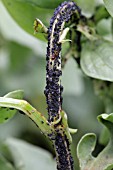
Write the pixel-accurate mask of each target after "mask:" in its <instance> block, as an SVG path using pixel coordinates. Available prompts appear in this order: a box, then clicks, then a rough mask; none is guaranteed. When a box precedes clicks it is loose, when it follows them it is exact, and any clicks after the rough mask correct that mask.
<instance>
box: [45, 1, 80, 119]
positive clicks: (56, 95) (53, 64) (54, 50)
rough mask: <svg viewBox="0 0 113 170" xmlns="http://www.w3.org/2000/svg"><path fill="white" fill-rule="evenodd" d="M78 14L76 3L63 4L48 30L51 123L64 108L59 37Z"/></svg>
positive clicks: (46, 91) (57, 9)
mask: <svg viewBox="0 0 113 170" xmlns="http://www.w3.org/2000/svg"><path fill="white" fill-rule="evenodd" d="M76 12H77V13H79V14H80V9H79V8H78V6H77V5H76V4H75V3H74V2H70V1H69V2H66V1H65V2H63V3H62V4H61V5H60V6H58V8H56V10H55V12H54V15H53V17H52V18H51V20H50V26H49V28H48V47H47V54H46V60H47V66H46V71H47V73H46V83H47V84H46V88H45V91H44V93H45V95H46V101H47V106H48V108H47V109H48V114H49V122H52V121H55V120H57V119H58V118H59V115H60V110H61V108H62V97H61V95H62V91H63V87H62V86H61V82H60V76H61V75H62V71H61V43H59V37H60V35H61V32H62V30H63V29H64V23H65V22H68V21H69V20H70V19H71V17H72V15H74V16H75V19H76Z"/></svg>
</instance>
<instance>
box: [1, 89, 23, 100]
mask: <svg viewBox="0 0 113 170" xmlns="http://www.w3.org/2000/svg"><path fill="white" fill-rule="evenodd" d="M23 95H24V91H23V90H15V91H12V92H9V93H8V94H6V95H5V96H4V97H6V98H13V99H23Z"/></svg>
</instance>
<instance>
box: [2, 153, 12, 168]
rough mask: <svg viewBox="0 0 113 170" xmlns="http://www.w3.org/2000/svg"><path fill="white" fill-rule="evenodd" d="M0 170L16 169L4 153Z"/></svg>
mask: <svg viewBox="0 0 113 170" xmlns="http://www.w3.org/2000/svg"><path fill="white" fill-rule="evenodd" d="M0 170H14V168H13V167H12V165H11V164H10V163H9V162H8V161H7V160H6V159H5V158H4V157H3V156H2V155H0Z"/></svg>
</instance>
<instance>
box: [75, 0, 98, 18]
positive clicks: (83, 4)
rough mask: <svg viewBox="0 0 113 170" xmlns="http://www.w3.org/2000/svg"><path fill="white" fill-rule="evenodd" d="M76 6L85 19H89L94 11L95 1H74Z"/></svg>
mask: <svg viewBox="0 0 113 170" xmlns="http://www.w3.org/2000/svg"><path fill="white" fill-rule="evenodd" d="M74 1H75V2H76V3H77V5H78V6H80V8H81V9H82V13H83V14H84V15H85V16H86V17H91V16H92V15H93V14H94V10H95V0H85V1H83V0H74Z"/></svg>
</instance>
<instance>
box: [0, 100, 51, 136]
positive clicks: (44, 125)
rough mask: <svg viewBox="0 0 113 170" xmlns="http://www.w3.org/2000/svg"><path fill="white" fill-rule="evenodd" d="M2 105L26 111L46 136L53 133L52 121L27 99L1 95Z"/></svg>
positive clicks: (0, 105) (0, 102)
mask: <svg viewBox="0 0 113 170" xmlns="http://www.w3.org/2000/svg"><path fill="white" fill-rule="evenodd" d="M0 107H9V108H14V109H18V110H20V111H22V112H24V113H25V114H26V115H27V116H28V117H29V118H30V119H31V120H33V121H34V123H35V124H36V125H37V126H38V127H39V128H40V130H41V131H42V132H43V133H44V134H45V135H46V136H50V135H52V134H53V131H54V129H53V128H52V127H51V125H50V123H49V122H48V121H47V120H46V118H45V117H44V116H43V115H42V114H41V113H40V112H38V111H37V110H36V109H35V108H34V107H32V106H31V105H30V104H29V103H28V102H27V101H25V100H18V99H12V98H5V97H0Z"/></svg>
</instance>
